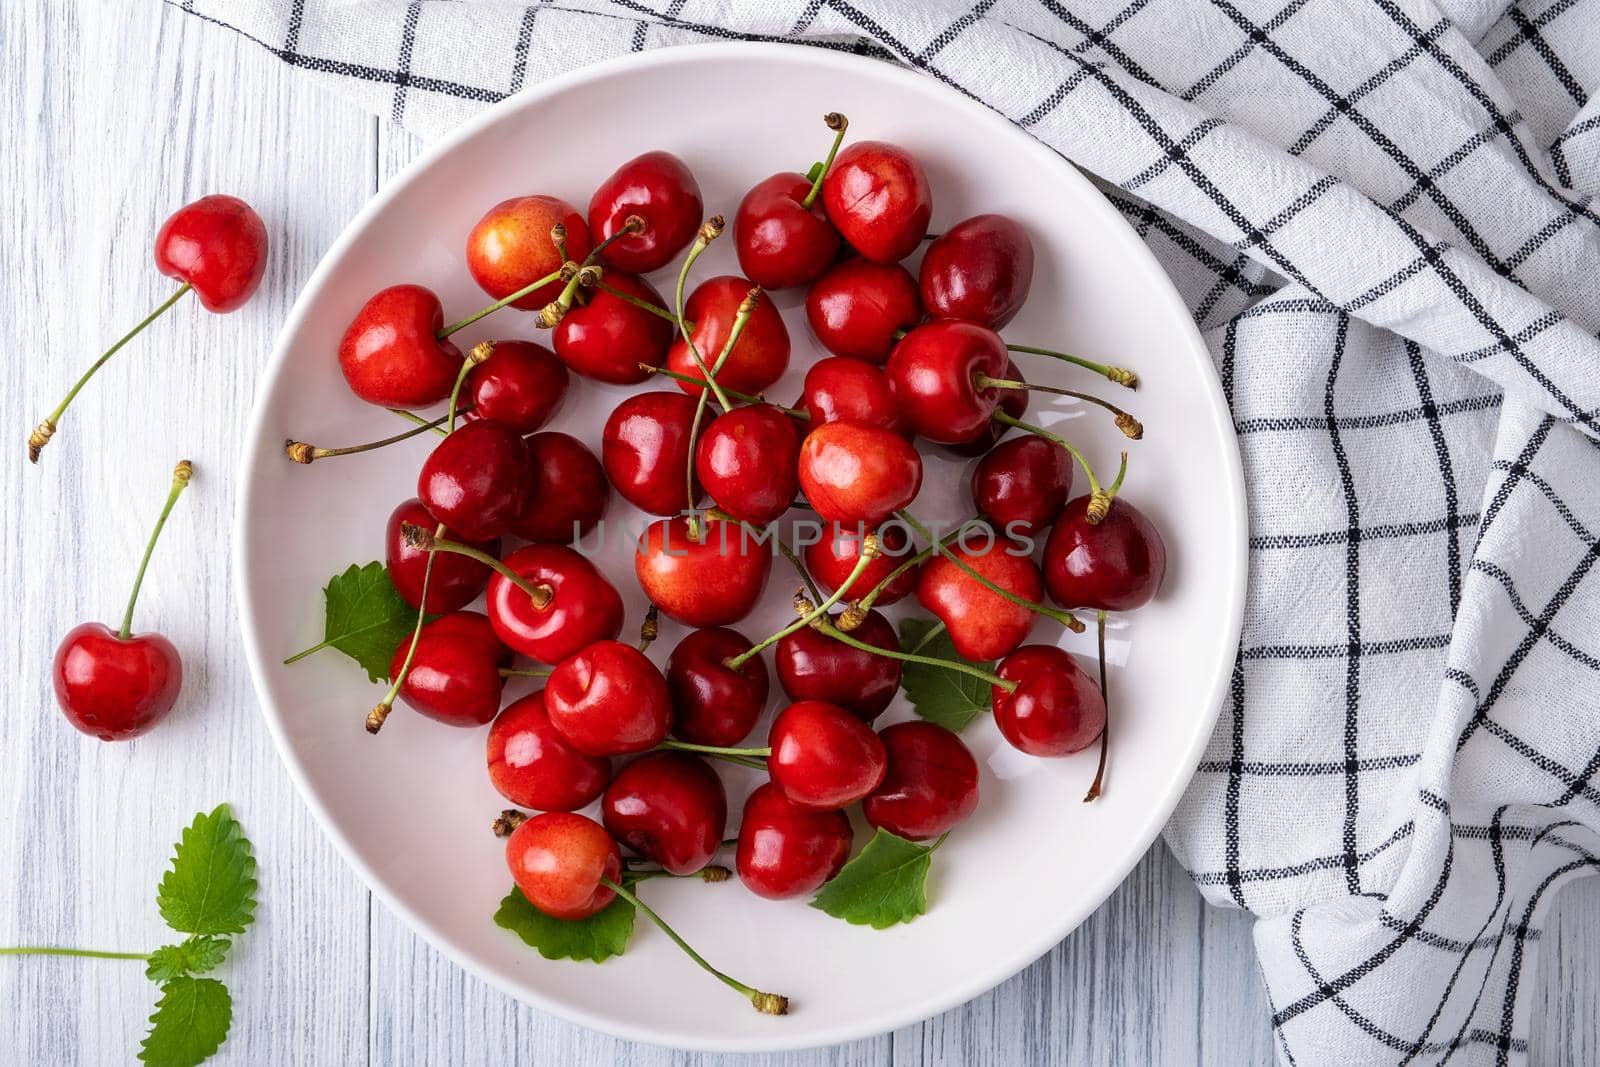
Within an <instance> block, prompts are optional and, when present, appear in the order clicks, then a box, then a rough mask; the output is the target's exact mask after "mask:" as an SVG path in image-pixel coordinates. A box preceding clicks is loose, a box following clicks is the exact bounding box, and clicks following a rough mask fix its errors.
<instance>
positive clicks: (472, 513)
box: [417, 419, 533, 541]
mask: <svg viewBox="0 0 1600 1067" xmlns="http://www.w3.org/2000/svg"><path fill="white" fill-rule="evenodd" d="M532 480H533V479H532V472H531V471H530V470H529V467H528V450H527V448H526V447H525V446H524V445H523V443H522V436H521V435H520V434H518V433H517V432H516V431H515V430H513V429H511V428H510V427H508V426H502V425H500V424H499V423H498V422H490V421H488V420H487V419H484V420H480V421H478V422H469V423H468V424H467V425H465V426H458V427H456V429H455V431H454V432H453V433H451V434H450V436H448V437H446V438H445V439H444V440H442V441H440V442H439V443H438V444H437V445H435V446H434V449H433V452H432V453H431V454H430V455H429V456H428V458H427V461H426V462H424V463H423V464H422V473H421V474H419V475H417V497H418V499H420V500H421V501H422V502H423V504H425V505H427V508H428V512H429V513H430V514H431V515H432V516H433V517H434V518H435V519H436V520H437V521H439V522H442V523H444V524H445V525H446V526H447V527H449V528H450V529H452V530H454V531H455V532H456V533H458V534H460V535H461V536H462V537H465V538H466V539H467V540H469V541H487V540H489V539H491V538H495V537H499V536H500V535H501V534H505V533H510V532H511V527H512V526H513V525H514V524H515V523H516V521H517V517H518V516H519V515H520V514H521V513H522V508H523V505H524V504H525V503H526V501H527V496H528V489H529V487H530V486H531V484H532Z"/></svg>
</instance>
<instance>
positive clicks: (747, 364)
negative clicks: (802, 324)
mask: <svg viewBox="0 0 1600 1067" xmlns="http://www.w3.org/2000/svg"><path fill="white" fill-rule="evenodd" d="M751 285H752V283H751V282H750V280H749V279H747V278H741V277H739V276H738V275H734V274H721V275H718V276H717V277H714V278H707V279H706V280H705V281H703V282H701V283H700V284H699V285H697V286H696V287H695V290H694V292H693V293H691V294H689V299H688V300H686V301H685V302H684V305H683V312H684V314H683V317H684V318H685V319H687V320H688V321H689V322H691V323H693V324H694V330H693V333H692V336H693V338H694V344H695V348H696V349H698V350H699V352H700V358H701V359H703V360H704V361H705V364H706V366H707V367H708V368H710V367H715V366H716V365H717V357H718V356H719V355H721V353H722V347H723V345H725V344H726V343H727V341H728V334H729V333H730V332H732V329H733V320H734V318H735V317H736V316H737V315H738V312H739V305H740V304H741V303H742V302H743V301H744V298H745V295H746V294H747V293H749V292H750V288H751ZM667 366H668V367H669V368H671V369H672V370H674V371H676V372H677V373H679V374H687V375H688V376H689V377H691V378H693V379H695V381H699V380H701V374H700V368H699V367H697V366H695V362H694V356H693V355H692V354H690V352H689V346H688V344H687V343H685V342H684V339H683V338H682V337H680V338H678V339H677V340H676V341H673V342H672V347H671V349H669V350H668V352H667ZM788 368H789V328H788V327H787V326H785V325H784V324H783V317H782V316H781V315H779V314H778V309H777V308H776V307H774V306H773V304H772V300H771V298H770V297H767V296H763V297H762V298H761V299H760V300H759V301H758V302H757V303H756V306H755V309H754V310H753V311H751V313H750V321H749V322H747V323H746V324H745V327H744V332H743V333H741V334H740V335H739V342H738V343H737V344H735V345H734V346H733V350H732V351H731V352H729V353H728V358H727V360H725V361H724V362H723V364H722V369H721V370H719V371H717V384H719V385H721V386H722V387H723V388H724V389H732V390H735V391H736V392H741V393H759V392H761V390H763V389H765V388H766V387H767V386H769V385H771V384H772V383H773V382H775V381H777V380H778V379H779V378H781V377H783V372H784V371H785V370H787V369H788ZM678 388H679V389H682V390H683V391H684V392H686V393H688V394H689V395H690V396H699V395H700V389H701V387H700V386H699V385H696V384H694V383H693V382H678Z"/></svg>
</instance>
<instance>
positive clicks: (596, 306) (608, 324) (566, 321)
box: [551, 245, 673, 385]
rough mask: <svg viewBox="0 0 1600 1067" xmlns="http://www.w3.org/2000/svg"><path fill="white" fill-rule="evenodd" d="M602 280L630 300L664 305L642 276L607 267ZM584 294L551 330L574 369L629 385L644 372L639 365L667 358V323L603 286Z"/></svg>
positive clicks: (670, 330) (655, 364)
mask: <svg viewBox="0 0 1600 1067" xmlns="http://www.w3.org/2000/svg"><path fill="white" fill-rule="evenodd" d="M612 247H613V248H615V247H616V246H615V245H613V246H612ZM608 251H609V250H608ZM603 280H604V282H605V284H606V285H607V286H610V287H611V288H612V289H616V290H617V291H619V292H623V293H627V294H628V295H629V296H631V297H634V298H635V299H638V300H643V301H645V302H646V303H649V304H654V305H655V306H657V307H665V306H666V303H665V301H663V300H662V298H661V294H660V293H658V292H656V290H655V287H654V286H652V285H651V284H650V283H649V282H647V281H645V280H644V279H643V278H640V277H637V276H635V275H632V274H624V273H622V272H621V271H607V272H606V275H605V277H604V279H603ZM588 293H589V302H588V303H587V304H574V305H573V306H572V310H570V311H568V312H567V314H566V316H565V317H564V318H563V319H562V320H561V321H560V322H559V323H557V324H556V328H555V330H554V331H552V332H553V336H552V338H551V343H553V344H554V345H555V346H556V355H558V356H560V357H561V360H562V362H564V363H566V365H567V366H568V367H570V368H571V369H572V370H573V372H574V373H576V374H582V375H583V376H584V377H586V378H593V379H595V380H596V381H600V382H611V383H612V384H614V385H634V384H637V383H638V382H642V381H644V380H645V379H646V378H648V377H650V374H649V372H648V371H644V370H641V369H640V367H639V364H641V363H648V364H649V365H650V366H652V367H659V366H661V365H662V364H663V363H665V362H666V361H667V348H668V346H670V345H671V344H672V334H673V328H672V323H670V322H668V321H667V320H666V319H663V318H662V317H661V316H659V315H652V314H651V313H650V312H648V311H645V310H644V309H643V308H640V307H636V306H635V305H633V304H630V303H628V301H626V300H624V299H622V298H621V297H619V296H616V295H615V294H613V293H609V292H607V291H606V290H605V289H603V288H598V287H597V288H594V289H591V290H588Z"/></svg>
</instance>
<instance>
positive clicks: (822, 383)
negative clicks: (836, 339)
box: [796, 356, 907, 434]
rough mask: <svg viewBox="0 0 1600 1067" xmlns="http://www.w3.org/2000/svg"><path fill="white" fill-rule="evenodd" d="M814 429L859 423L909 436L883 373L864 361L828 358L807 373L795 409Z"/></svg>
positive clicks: (816, 363)
mask: <svg viewBox="0 0 1600 1067" xmlns="http://www.w3.org/2000/svg"><path fill="white" fill-rule="evenodd" d="M796 406H797V407H798V408H800V409H801V410H802V411H804V412H805V413H806V414H807V415H808V416H810V424H811V426H812V427H813V428H815V427H817V426H821V425H822V424H823V423H827V422H860V423H865V424H867V425H869V426H881V427H882V428H883V429H885V430H892V431H894V432H895V433H898V434H905V433H907V426H906V421H905V419H904V417H902V416H901V414H900V405H899V404H898V403H897V402H896V401H895V397H894V390H893V389H891V388H890V386H889V379H888V378H887V377H886V376H885V375H884V373H883V369H882V368H881V367H878V366H876V365H874V364H872V363H868V362H867V361H866V360H862V359H851V358H848V357H846V356H828V357H826V358H823V359H819V360H817V361H816V362H815V363H813V364H812V365H811V369H810V370H808V371H806V380H805V384H804V386H802V387H801V393H800V402H799V403H798V404H797V405H796Z"/></svg>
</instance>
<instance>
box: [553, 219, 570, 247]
mask: <svg viewBox="0 0 1600 1067" xmlns="http://www.w3.org/2000/svg"><path fill="white" fill-rule="evenodd" d="M550 240H551V241H552V242H554V243H555V244H558V245H564V244H566V243H567V224H566V223H564V222H557V223H555V224H554V225H552V226H551V227H550Z"/></svg>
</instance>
